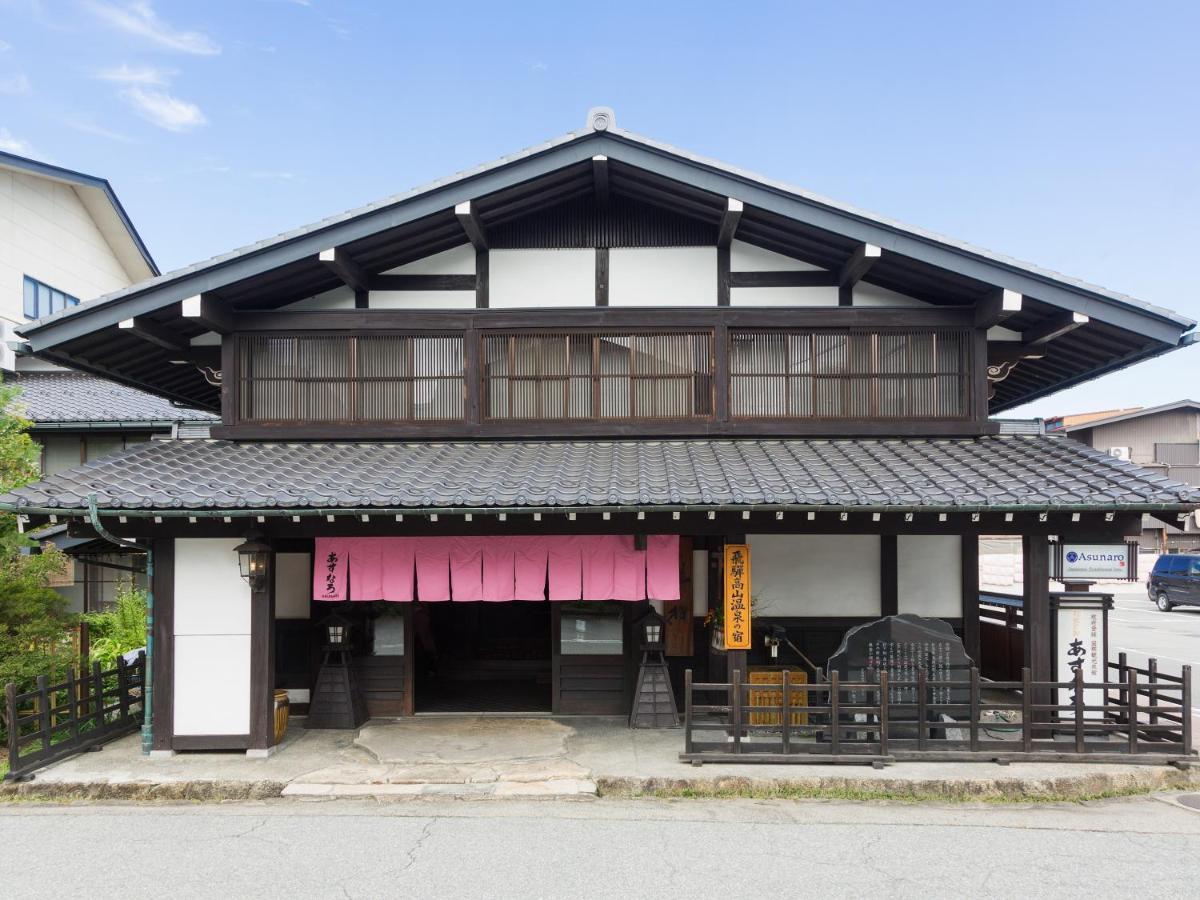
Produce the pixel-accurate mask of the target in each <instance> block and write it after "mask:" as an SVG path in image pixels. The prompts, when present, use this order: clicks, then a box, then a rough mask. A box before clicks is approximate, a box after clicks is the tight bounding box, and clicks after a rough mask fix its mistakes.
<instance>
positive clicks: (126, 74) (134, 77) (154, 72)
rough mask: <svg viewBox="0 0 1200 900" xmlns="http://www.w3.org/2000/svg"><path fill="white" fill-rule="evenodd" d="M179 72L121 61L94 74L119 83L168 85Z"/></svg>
mask: <svg viewBox="0 0 1200 900" xmlns="http://www.w3.org/2000/svg"><path fill="white" fill-rule="evenodd" d="M177 74H178V72H177V71H176V70H174V69H160V68H157V67H155V66H130V65H128V64H126V63H121V65H119V66H113V67H112V68H110V69H101V70H100V71H98V72H96V73H95V75H94V76H93V77H94V78H97V79H99V80H100V81H115V82H117V83H118V84H150V85H155V86H157V87H166V86H167V85H169V84H170V83H171V79H172V78H174V77H175V75H177Z"/></svg>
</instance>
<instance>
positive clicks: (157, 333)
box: [117, 316, 192, 359]
mask: <svg viewBox="0 0 1200 900" xmlns="http://www.w3.org/2000/svg"><path fill="white" fill-rule="evenodd" d="M117 327H118V328H119V329H120V330H121V331H125V332H128V333H129V334H132V335H134V336H136V337H140V338H141V339H142V340H144V341H147V342H148V343H151V344H154V345H155V346H156V347H161V348H162V349H164V350H166V351H168V352H170V353H173V354H175V355H176V356H178V357H179V358H181V359H188V358H190V357H191V355H192V347H191V343H190V342H189V341H188V339H187V338H184V337H180V336H179V335H177V334H175V333H174V332H173V331H170V330H169V329H167V328H163V327H162V325H160V324H159V323H157V322H155V321H153V320H152V319H147V318H146V317H145V316H135V317H134V318H132V319H122V320H121V321H120V322H119V323H117Z"/></svg>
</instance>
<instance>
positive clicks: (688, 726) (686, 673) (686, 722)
mask: <svg viewBox="0 0 1200 900" xmlns="http://www.w3.org/2000/svg"><path fill="white" fill-rule="evenodd" d="M683 752H684V753H691V752H692V670H691V669H690V668H687V669H684V670H683Z"/></svg>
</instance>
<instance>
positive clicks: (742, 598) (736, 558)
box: [724, 544, 750, 650]
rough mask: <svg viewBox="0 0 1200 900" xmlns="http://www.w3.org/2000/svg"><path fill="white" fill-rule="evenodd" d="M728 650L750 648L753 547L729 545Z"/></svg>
mask: <svg viewBox="0 0 1200 900" xmlns="http://www.w3.org/2000/svg"><path fill="white" fill-rule="evenodd" d="M724 627H725V649H726V650H749V649H750V546H749V545H748V544H726V545H725V621H724Z"/></svg>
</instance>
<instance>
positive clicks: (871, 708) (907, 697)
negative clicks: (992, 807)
mask: <svg viewBox="0 0 1200 900" xmlns="http://www.w3.org/2000/svg"><path fill="white" fill-rule="evenodd" d="M1109 668H1110V670H1111V671H1115V673H1116V675H1117V678H1118V680H1116V681H1105V682H1086V681H1084V679H1083V673H1082V672H1081V671H1080V672H1076V674H1075V677H1074V679H1073V680H1071V681H1066V682H1043V681H1039V682H1035V681H1032V680H1031V679H1030V674H1029V669H1028V668H1026V669H1023V670H1022V672H1021V680H1020V681H995V682H981V679H980V677H979V670H978V669H975V668H972V669H971V670H970V672H969V677H968V680H967V681H966V682H963V681H932V680H928V679H927V678H926V676H925V673H924V671H923V670H922V671H919V672H918V674H917V678H916V680H915V681H901V680H897V679H889V678H888V674H887V673H886V672H879V673H874V672H869V673H868V674H867V677H865V678H864V679H863V680H861V681H854V682H846V681H841V680H840V678H839V675H838V673H837V672H830V673H829V676H828V680H824V678H823V677H821V678H819V680H817V681H816V682H813V683H811V684H799V683H795V682H793V681H792V680H791V679H790V678H789V677H788V673H786V672H785V673H784V678H783V684H782V686H781V687H780V689H779V690H777V691H776V695H775V696H776V698H777V701H778V702H776V703H775V705H772V706H765V705H762V704H761V698H759V700H760V702H758V703H756V704H755V705H754V706H753V707H751V706H750V704H749V702H748V700H749V698H748V694H749V692H750V690H751V689H754V690H756V691H761V690H762V686H761V685H750V684H747V683H746V682H743V681H742V676H741V672H739V671H736V670H735V671H734V672H733V674H732V678H731V681H729V682H714V683H700V682H694V681H693V680H692V672H691V670H690V669H689V670H687V672H686V673H685V676H684V750H683V753H681V754H680V759H681V760H684V761H686V762H691V763H693V764H697V765H698V764H701V763H704V762H764V763H767V762H769V763H816V764H824V763H859V764H863V763H867V764H873V765H876V766H880V765H885V764H887V763H889V762H894V761H898V760H930V761H967V760H989V761H995V762H1000V763H1006V762H1011V761H1031V762H1046V761H1070V762H1123V763H1149V764H1163V763H1173V764H1183V763H1185V762H1187V761H1188V760H1189V758H1190V757H1191V756H1192V716H1191V706H1192V695H1191V667H1190V666H1184V667H1183V674H1182V675H1181V676H1172V675H1166V674H1164V673H1162V672H1159V671H1158V666H1157V662H1156V661H1154V660H1151V662H1150V664H1149V667H1148V668H1146V669H1140V668H1137V667H1135V666H1130V665H1128V664H1127V663H1126V662H1125V660H1124V658H1122V659H1121V660H1120V661H1119V662H1117V663H1110V664H1109ZM818 674H820V673H818ZM797 691H803V692H804V694H805V696H806V698H807V708H806V712H807V713H808V723H807V724H804V725H800V724H796V723H795V722H793V717H792V716H782V717H781V719H780V720H779V721H778V722H777V723H775V724H769V725H760V724H751V722H750V718H749V715H750V713H751V712H753V713H755V714H758V713H777V714H779V713H782V712H783V710H785V709H791V708H792V704H793V700H792V697H793V695H794V693H795V692H797ZM984 691H986V692H987V694H988V696H987V697H986V698H985V697H984ZM1097 692H1099V695H1097ZM713 693H715V694H717V695H718V698H719V699H721V700H722V701H723V702H721V703H716V704H714V703H710V702H704V701H705V699H706V697H705V695H711V694H713ZM1089 696H1090V697H1091V698H1092V702H1090V703H1089V702H1088V697H1089ZM1097 696H1099V697H1102V702H1096V697H1097ZM1056 701H1057V702H1056ZM1018 714H1019V718H1018ZM989 717H991V718H989Z"/></svg>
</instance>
